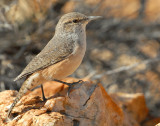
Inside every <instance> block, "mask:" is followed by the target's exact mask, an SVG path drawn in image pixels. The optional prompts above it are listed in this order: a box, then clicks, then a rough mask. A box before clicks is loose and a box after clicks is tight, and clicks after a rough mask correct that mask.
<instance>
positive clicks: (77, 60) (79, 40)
mask: <svg viewBox="0 0 160 126" xmlns="http://www.w3.org/2000/svg"><path fill="white" fill-rule="evenodd" d="M97 18H100V16H86V15H84V14H81V13H78V12H71V13H68V14H65V15H63V16H62V17H61V18H60V20H59V22H58V24H57V26H56V29H55V35H54V36H53V38H52V39H51V40H50V41H49V42H48V44H47V45H46V46H45V47H44V49H43V50H42V51H41V52H40V53H39V54H38V55H37V56H36V57H35V58H33V59H32V60H31V62H30V63H29V64H28V65H27V66H26V68H25V69H24V70H23V71H22V73H21V74H20V75H19V76H18V77H17V78H16V79H15V80H14V81H16V80H18V79H21V78H23V77H27V79H26V80H25V81H24V83H23V84H22V87H21V88H20V90H19V92H18V94H17V96H16V98H15V100H14V102H13V104H12V105H11V107H10V108H9V110H8V115H7V117H9V116H10V114H11V111H12V109H13V108H14V106H15V105H16V103H17V102H18V101H19V100H20V99H21V97H22V96H23V95H24V94H25V93H26V92H27V91H28V90H30V89H32V88H34V87H36V86H38V85H41V84H43V83H44V82H46V81H48V80H56V81H58V82H62V81H60V80H61V79H63V78H65V77H67V76H69V75H71V74H72V73H73V72H74V71H75V70H76V69H77V68H78V66H79V65H80V64H81V62H82V59H83V57H84V54H85V51H86V25H87V24H88V22H89V21H91V20H94V19H97ZM62 83H63V82H62ZM64 84H67V83H65V82H64ZM41 88H42V93H43V100H45V97H44V92H43V87H42V86H41Z"/></svg>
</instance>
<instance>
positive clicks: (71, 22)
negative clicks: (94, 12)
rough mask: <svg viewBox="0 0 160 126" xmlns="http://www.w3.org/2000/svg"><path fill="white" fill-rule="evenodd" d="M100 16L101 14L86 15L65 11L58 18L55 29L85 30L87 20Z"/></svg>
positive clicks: (67, 30) (68, 30)
mask: <svg viewBox="0 0 160 126" xmlns="http://www.w3.org/2000/svg"><path fill="white" fill-rule="evenodd" d="M100 17H101V16H86V15H84V14H81V13H78V12H71V13H67V14H65V15H63V16H62V17H61V18H60V20H59V22H58V24H57V26H56V31H57V30H61V31H65V32H75V31H76V30H81V29H84V30H85V28H86V25H87V24H88V22H90V21H91V20H95V19H98V18H100Z"/></svg>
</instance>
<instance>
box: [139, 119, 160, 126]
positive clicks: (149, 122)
mask: <svg viewBox="0 0 160 126" xmlns="http://www.w3.org/2000/svg"><path fill="white" fill-rule="evenodd" d="M159 122H160V118H152V119H149V120H147V121H145V122H144V123H142V126H160V123H159ZM156 124H157V125H156Z"/></svg>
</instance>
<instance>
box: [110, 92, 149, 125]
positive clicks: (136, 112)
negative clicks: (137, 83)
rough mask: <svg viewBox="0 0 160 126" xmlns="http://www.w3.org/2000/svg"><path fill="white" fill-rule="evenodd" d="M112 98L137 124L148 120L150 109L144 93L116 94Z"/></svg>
mask: <svg viewBox="0 0 160 126" xmlns="http://www.w3.org/2000/svg"><path fill="white" fill-rule="evenodd" d="M111 97H112V98H113V99H114V100H115V101H116V103H117V104H118V105H119V106H120V107H121V108H123V110H124V111H125V112H126V113H127V115H128V116H131V117H132V118H134V119H135V120H136V121H137V122H139V123H140V122H142V121H144V120H145V119H146V117H147V115H148V108H147V106H146V103H145V98H144V95H143V94H142V93H137V94H126V93H116V94H111Z"/></svg>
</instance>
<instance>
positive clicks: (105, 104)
mask: <svg viewBox="0 0 160 126" xmlns="http://www.w3.org/2000/svg"><path fill="white" fill-rule="evenodd" d="M65 81H67V82H73V81H77V79H66V80H65ZM66 87H67V86H64V85H63V84H59V83H57V82H47V83H45V84H44V91H45V94H46V96H47V101H45V102H43V101H42V99H41V97H40V96H41V93H40V90H41V89H40V88H39V89H36V90H34V91H33V92H30V93H29V94H26V95H25V96H23V98H22V99H21V101H20V102H19V103H18V104H17V105H16V106H15V108H14V109H13V111H12V116H13V117H14V119H13V120H12V121H9V122H6V121H5V118H6V115H7V114H6V113H7V110H8V107H7V106H8V105H9V104H11V103H12V102H13V99H14V97H15V95H13V94H14V93H15V92H14V91H4V92H1V93H0V103H1V104H0V110H3V111H2V112H1V113H0V116H1V117H2V118H0V126H3V125H7V126H16V125H18V126H23V125H27V126H30V125H34V126H38V125H52V126H72V125H79V126H86V125H87V126H97V125H98V126H139V124H138V121H139V122H140V121H141V120H143V118H144V116H142V115H136V114H139V112H138V111H137V110H139V109H133V110H134V112H132V109H131V108H134V107H133V106H132V105H130V104H131V102H132V101H133V102H134V105H136V106H137V104H139V103H140V100H142V102H141V103H142V104H143V103H144V104H145V102H143V100H144V99H143V98H141V99H139V100H138V98H137V100H136V97H133V96H132V97H131V96H130V97H129V98H130V100H129V99H127V97H125V98H124V96H123V99H125V100H124V103H125V105H126V106H127V105H128V109H124V108H123V106H121V107H122V108H123V109H122V108H121V107H119V105H117V103H118V101H119V102H120V101H121V100H122V95H117V97H116V98H117V99H119V100H116V102H115V101H114V100H113V99H112V98H111V97H110V96H109V95H108V94H107V92H106V91H105V89H104V88H103V86H102V85H101V84H93V83H92V82H88V81H87V82H83V83H81V84H77V85H75V86H74V87H73V89H72V90H71V92H70V95H69V96H70V98H69V97H67V96H66V93H67V88H66ZM56 93H58V94H56ZM55 94H56V95H55ZM12 96H14V97H12ZM138 96H139V97H140V96H141V95H137V97H138ZM141 97H142V96H141ZM2 98H3V99H2ZM6 98H9V99H8V100H4V99H6ZM114 99H115V98H114ZM3 101H4V102H3ZM127 101H128V104H127ZM121 102H122V101H121ZM129 103H130V104H129ZM121 104H122V103H121ZM129 106H130V107H129ZM144 106H145V105H144ZM138 108H141V107H138ZM141 109H142V108H141ZM127 110H130V111H127ZM142 110H144V109H142ZM127 112H128V113H130V112H131V113H132V114H128V113H127ZM144 113H145V112H144ZM128 115H129V116H128ZM129 117H130V118H129ZM137 117H139V119H137ZM135 118H136V119H135ZM137 120H138V121H137Z"/></svg>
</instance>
